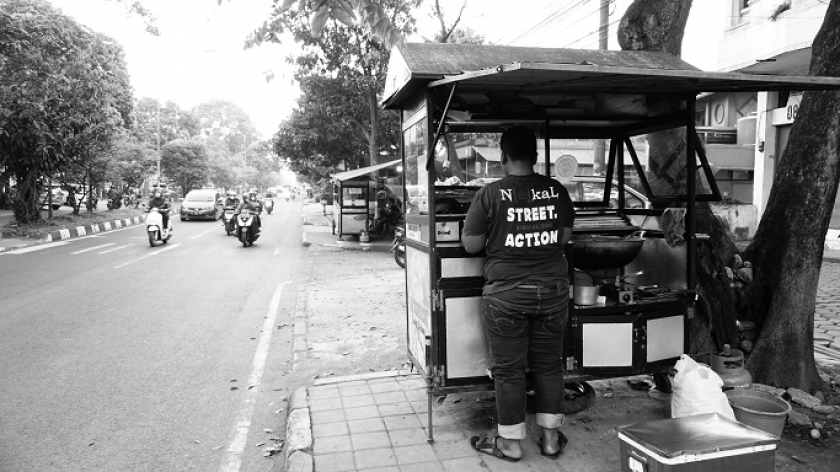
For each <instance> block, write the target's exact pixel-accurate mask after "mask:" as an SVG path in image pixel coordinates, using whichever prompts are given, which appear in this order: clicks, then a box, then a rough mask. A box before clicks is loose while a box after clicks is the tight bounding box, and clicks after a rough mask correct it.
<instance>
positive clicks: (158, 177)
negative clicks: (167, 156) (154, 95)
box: [155, 100, 160, 183]
mask: <svg viewBox="0 0 840 472" xmlns="http://www.w3.org/2000/svg"><path fill="white" fill-rule="evenodd" d="M155 103H157V119H156V120H155V122H156V127H157V132H156V133H155V134H156V135H157V181H158V183H160V100H155Z"/></svg>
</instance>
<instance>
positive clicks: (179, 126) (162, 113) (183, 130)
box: [131, 97, 199, 149]
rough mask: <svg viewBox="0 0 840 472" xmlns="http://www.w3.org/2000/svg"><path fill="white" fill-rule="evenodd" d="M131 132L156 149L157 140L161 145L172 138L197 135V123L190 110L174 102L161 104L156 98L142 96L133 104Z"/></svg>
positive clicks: (187, 137)
mask: <svg viewBox="0 0 840 472" xmlns="http://www.w3.org/2000/svg"><path fill="white" fill-rule="evenodd" d="M131 134H132V136H134V137H135V138H136V139H137V140H139V141H140V142H143V143H146V145H147V146H149V147H151V148H153V149H157V145H158V140H159V141H160V145H161V146H163V145H165V144H166V143H168V142H169V141H172V140H173V139H190V138H192V137H194V136H196V135H198V134H199V124H198V119H197V118H196V116H195V115H193V114H192V112H190V111H188V110H183V109H181V107H180V106H178V104H177V103H175V102H172V101H167V102H166V103H163V104H161V103H160V102H159V101H158V100H157V99H154V98H149V97H143V98H141V99H139V100H137V102H136V104H135V105H134V114H133V127H132V130H131Z"/></svg>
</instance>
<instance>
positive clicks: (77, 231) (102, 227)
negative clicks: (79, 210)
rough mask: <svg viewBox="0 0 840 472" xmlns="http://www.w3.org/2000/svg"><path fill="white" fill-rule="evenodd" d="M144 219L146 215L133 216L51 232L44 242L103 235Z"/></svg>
mask: <svg viewBox="0 0 840 472" xmlns="http://www.w3.org/2000/svg"><path fill="white" fill-rule="evenodd" d="M145 219H146V215H140V216H134V217H132V218H125V219H122V220H111V221H106V222H104V223H97V224H93V225H85V226H76V227H75V228H69V229H60V230H58V231H52V232H50V234H48V235H47V237H46V239H44V242H47V243H49V242H53V241H61V240H64V239H71V238H78V237H80V236H87V235H89V234H96V233H103V232H106V231H111V230H114V229H121V228H124V227H127V226H132V225H136V224H138V223H140V222H141V221H143V220H145Z"/></svg>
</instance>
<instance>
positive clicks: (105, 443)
mask: <svg viewBox="0 0 840 472" xmlns="http://www.w3.org/2000/svg"><path fill="white" fill-rule="evenodd" d="M299 208H300V205H299V203H285V202H281V203H278V205H277V206H276V208H275V212H274V214H272V215H265V214H264V216H263V233H262V237H261V238H260V239H259V240H258V241H257V243H256V244H255V245H254V246H252V247H248V248H243V247H242V245H241V244H239V243H238V241H236V240H235V239H234V238H233V237H228V236H226V235H225V233H224V232H223V230H222V227H221V224H220V223H219V222H198V221H196V222H192V221H190V222H180V221H179V220H178V219H177V217H176V218H174V222H175V232H174V237H173V239H172V240H171V241H170V242H169V243H168V244H167V245H164V246H158V247H155V248H151V247H149V244H148V241H147V238H146V234H145V226H142V225H139V226H133V227H129V228H127V229H123V230H117V231H112V232H108V233H102V234H99V235H95V236H90V237H86V238H79V239H73V240H69V241H62V242H57V243H50V244H44V245H39V246H33V247H30V248H25V249H23V250H16V251H11V252H6V253H2V254H0V300H2V303H0V399H2V400H0V472H19V471H85V472H96V471H103V472H105V471H108V472H112V471H176V470H177V471H201V472H207V471H219V472H237V471H260V472H264V471H269V470H280V465H281V464H280V461H281V460H282V459H281V457H280V456H281V455H282V454H277V455H276V456H274V457H271V458H266V457H264V454H265V452H264V449H265V448H266V447H270V446H272V445H273V444H275V440H274V439H273V438H283V431H282V427H283V425H284V424H285V409H286V404H285V397H287V396H289V395H290V394H291V391H292V389H293V388H294V385H292V384H291V383H292V380H291V378H290V371H291V370H292V350H293V346H292V334H293V329H292V327H291V325H293V322H294V309H295V305H296V302H297V300H296V298H297V296H298V284H299V283H300V282H298V281H299V280H305V278H306V277H305V276H306V274H307V273H308V271H309V270H310V268H309V266H308V264H309V262H308V259H307V258H306V253H305V251H306V249H305V248H303V247H301V244H300V227H301V226H300V221H299V213H298V212H299Z"/></svg>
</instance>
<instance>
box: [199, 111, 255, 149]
mask: <svg viewBox="0 0 840 472" xmlns="http://www.w3.org/2000/svg"><path fill="white" fill-rule="evenodd" d="M191 113H192V115H193V116H194V117H195V120H196V121H197V124H198V134H199V135H200V136H201V137H202V138H205V139H208V140H211V141H215V142H217V143H219V144H221V145H222V146H223V147H225V148H226V149H227V151H228V153H230V154H231V155H232V154H236V153H237V152H240V151H242V150H243V149H245V148H246V147H247V146H249V145H251V144H253V143H255V142H257V141H259V138H260V136H259V133H258V132H257V129H256V127H255V126H254V124H253V123H252V122H251V117H250V116H248V113H246V112H245V111H244V110H243V109H242V108H240V107H239V106H237V105H236V104H235V103H233V102H231V101H229V100H223V99H217V100H211V101H209V102H206V103H202V104H200V105H198V106H196V107H194V108H193V109H192V110H191Z"/></svg>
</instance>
